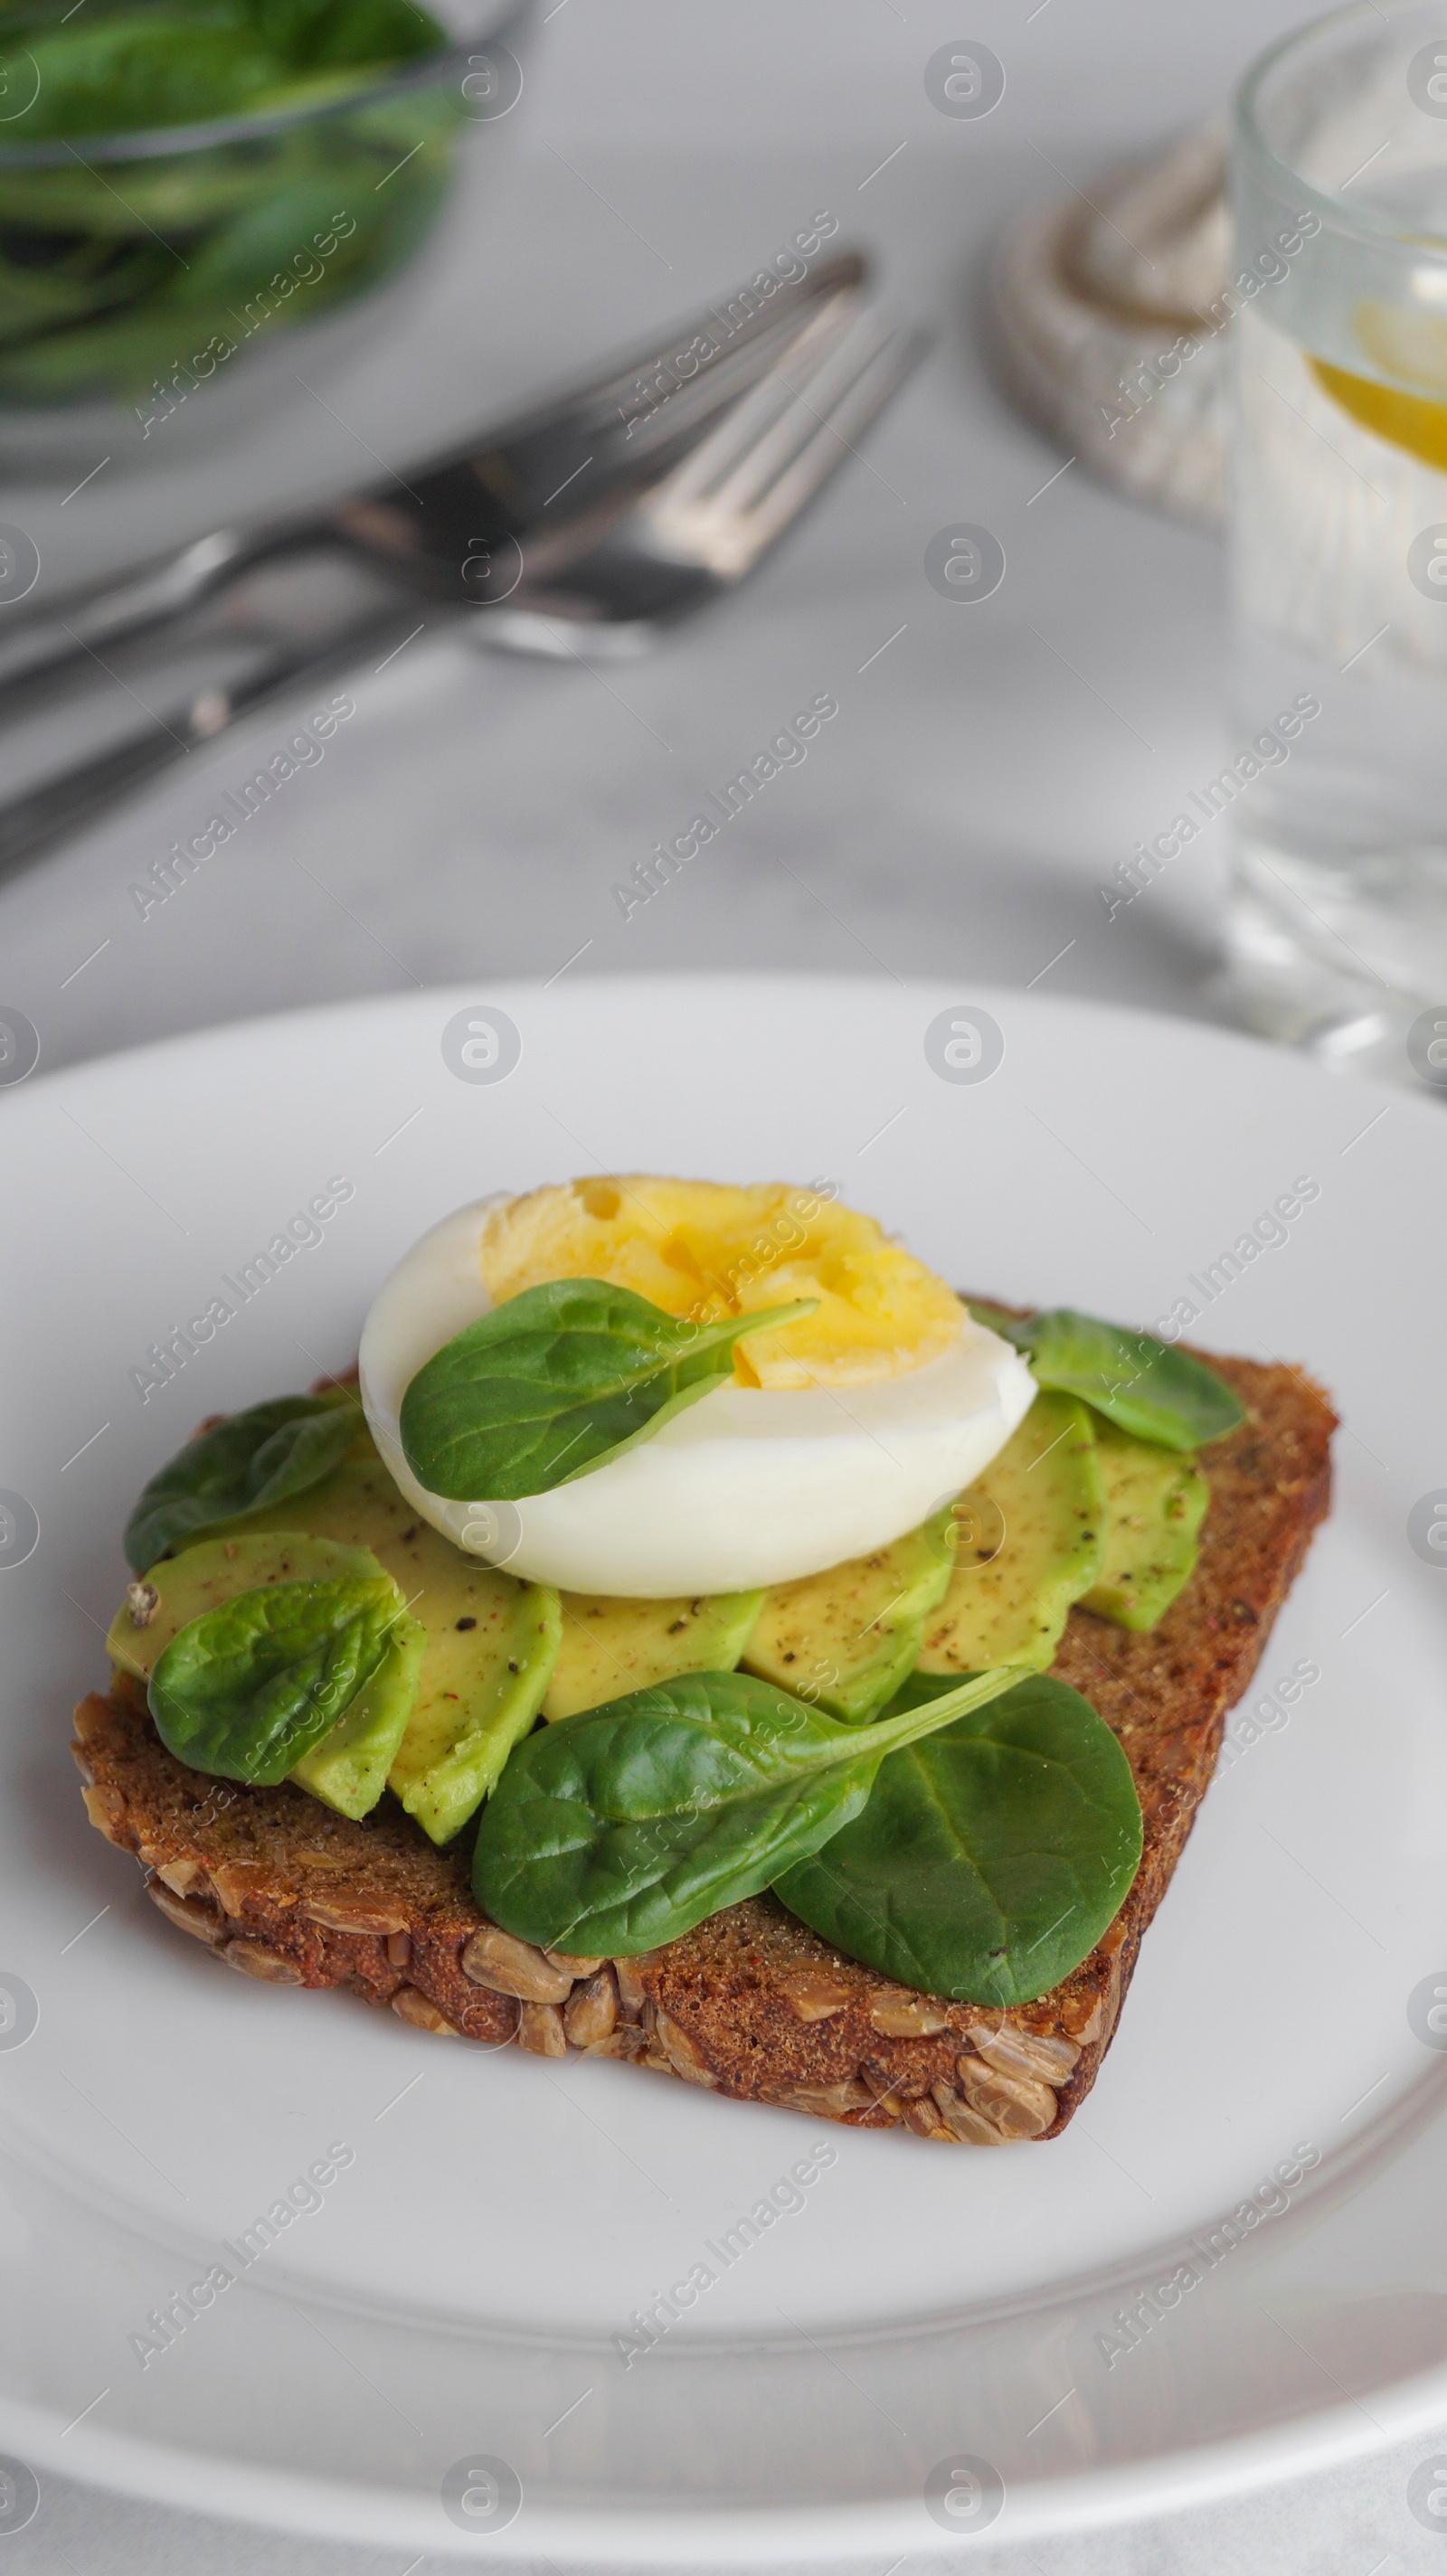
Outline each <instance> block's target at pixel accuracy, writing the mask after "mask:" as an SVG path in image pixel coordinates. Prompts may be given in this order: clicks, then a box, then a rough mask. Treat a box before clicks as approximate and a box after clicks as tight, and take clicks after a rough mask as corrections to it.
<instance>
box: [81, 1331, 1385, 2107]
mask: <svg viewBox="0 0 1447 2576" xmlns="http://www.w3.org/2000/svg"><path fill="white" fill-rule="evenodd" d="M1203 1356H1204V1355H1203ZM1210 1364H1211V1366H1212V1367H1213V1368H1214V1369H1216V1370H1217V1371H1218V1372H1219V1373H1220V1375H1221V1376H1222V1377H1224V1378H1225V1379H1227V1381H1228V1382H1229V1384H1230V1385H1231V1386H1232V1387H1233V1388H1234V1389H1235V1391H1236V1393H1237V1394H1238V1396H1239V1397H1240V1398H1241V1401H1242V1403H1243V1404H1244V1405H1245V1406H1246V1409H1247V1419H1246V1420H1245V1422H1244V1423H1243V1424H1241V1426H1240V1427H1239V1429H1238V1430H1236V1431H1235V1432H1233V1433H1232V1434H1231V1435H1230V1437H1229V1438H1228V1439H1226V1440H1223V1441H1220V1442H1218V1443H1217V1444H1216V1445H1215V1446H1214V1447H1213V1448H1212V1450H1211V1452H1210V1458H1209V1473H1210V1482H1211V1505H1210V1510H1209V1512H1208V1514H1207V1518H1206V1524H1205V1528H1204V1531H1203V1534H1202V1543H1201V1555H1200V1562H1199V1564H1198V1566H1197V1569H1196V1571H1195V1573H1194V1575H1193V1576H1192V1578H1191V1581H1190V1582H1189V1583H1188V1584H1187V1586H1186V1587H1185V1589H1184V1591H1183V1592H1182V1593H1181V1594H1180V1595H1179V1597H1178V1598H1177V1600H1176V1601H1175V1602H1174V1603H1173V1604H1172V1606H1171V1608H1170V1609H1169V1610H1168V1611H1167V1613H1166V1615H1165V1617H1164V1618H1163V1619H1162V1620H1161V1621H1160V1623H1159V1625H1158V1626H1157V1627H1156V1628H1154V1629H1153V1630H1151V1631H1149V1632H1148V1633H1145V1634H1141V1635H1134V1634H1131V1633H1129V1632H1128V1631H1126V1630H1125V1629H1122V1628H1116V1627H1113V1626H1111V1625H1109V1624H1108V1623H1107V1622H1106V1621H1104V1620H1102V1619H1098V1618H1095V1617H1093V1616H1092V1615H1091V1614H1090V1613H1089V1612H1088V1611H1084V1610H1080V1609H1076V1610H1073V1611H1072V1612H1071V1615H1070V1621H1069V1625H1068V1627H1067V1629H1066V1633H1065V1636H1064V1638H1063V1640H1062V1643H1061V1648H1060V1652H1059V1654H1058V1656H1057V1658H1056V1661H1055V1664H1054V1667H1053V1669H1054V1671H1055V1672H1056V1673H1057V1674H1058V1675H1059V1677H1060V1679H1061V1680H1063V1681H1067V1682H1070V1683H1071V1684H1073V1685H1074V1687H1075V1688H1076V1689H1077V1690H1079V1691H1081V1692H1083V1693H1084V1695H1085V1697H1086V1698H1087V1699H1088V1700H1089V1701H1090V1702H1091V1704H1092V1706H1093V1707H1095V1708H1096V1709H1098V1711H1099V1712H1100V1715H1101V1716H1102V1717H1103V1718H1104V1719H1105V1721H1106V1723H1107V1724H1108V1725H1109V1726H1110V1727H1111V1728H1112V1729H1113V1730H1114V1732H1115V1734H1116V1735H1117V1736H1118V1738H1119V1740H1120V1742H1121V1744H1122V1746H1123V1747H1124V1750H1125V1752H1126V1754H1127V1756H1128V1758H1129V1761H1130V1764H1131V1768H1132V1771H1133V1772H1134V1775H1135V1781H1136V1787H1137V1789H1138V1791H1139V1794H1140V1800H1141V1806H1142V1810H1143V1813H1144V1818H1145V1851H1144V1857H1143V1860H1142V1863H1141V1868H1140V1873H1139V1876H1138V1877H1137V1879H1136V1882H1135V1885H1134V1887H1133V1888H1132V1890H1131V1893H1130V1896H1129V1897H1128V1899H1127V1901H1126V1903H1125V1905H1124V1907H1123V1908H1122V1911H1121V1913H1120V1914H1119V1915H1118V1916H1117V1918H1116V1920H1115V1922H1114V1923H1113V1924H1112V1925H1111V1928H1110V1930H1109V1931H1108V1932H1107V1934H1106V1935H1105V1938H1104V1939H1103V1940H1102V1941H1101V1942H1100V1943H1099V1944H1098V1946H1097V1948H1096V1949H1095V1950H1093V1951H1092V1952H1091V1954H1090V1956H1089V1957H1088V1958H1087V1959H1085V1960H1083V1961H1082V1963H1081V1965H1080V1966H1079V1967H1078V1968H1077V1969H1075V1971H1074V1972H1073V1974H1072V1975H1071V1976H1069V1977H1067V1978H1066V1979H1065V1981H1064V1983H1063V1984H1061V1985H1059V1986H1057V1987H1056V1988H1055V1989H1054V1990H1053V1991H1052V1992H1051V1993H1050V1994H1048V1995H1045V1996H1042V1997H1041V1999H1040V2000H1039V2001H1038V2002H1036V2003H1033V2004H1029V2005H1026V2006H1024V2007H1021V2008H1018V2009H1015V2010H1012V2011H1010V2012H1009V2013H1001V2012H998V2011H995V2010H993V2009H986V2008H984V2007H982V2006H979V2005H975V2004H956V2003H948V2002H944V2001H941V2000H937V1999H936V1998H934V1997H931V1996H927V1995H920V1994H917V1993H915V1992H913V1991H912V1990H911V1989H909V1988H905V1987H900V1986H895V1985H892V1984H890V1982H889V1981H888V1980H887V1979H885V1978H883V1977H880V1976H878V1975H876V1974H875V1973H874V1971H873V1970H871V1969H868V1968H863V1967H860V1966H859V1965H858V1964H857V1963H856V1962H855V1961H853V1960H851V1959H846V1958H844V1957H843V1956H842V1955H841V1954H840V1953H839V1952H838V1951H836V1950H833V1949H831V1948H830V1947H829V1945H828V1944H827V1943H826V1942H823V1941H821V1940H819V1939H817V1938H816V1936H815V1935H814V1934H813V1933H812V1932H810V1931H808V1930H807V1929H806V1928H805V1926H804V1925H803V1924H802V1923H799V1922H797V1921H796V1920H795V1919H794V1917H793V1916H792V1915H790V1914H788V1913H786V1911H785V1909H784V1907H783V1906H782V1905H780V1904H779V1902H778V1900H777V1899H776V1898H775V1897H773V1896H769V1895H764V1896H758V1897H754V1898H751V1899H750V1900H749V1901H748V1902H747V1903H745V1904H742V1905H735V1906H731V1907H729V1908H728V1910H727V1911H726V1912H725V1913H722V1914H718V1915H715V1916H714V1917H713V1918H712V1920H711V1921H709V1922H706V1923H702V1924H700V1925H699V1926H698V1928H697V1930H696V1931H694V1932H691V1933H689V1934H688V1935H687V1936H686V1937H685V1938H684V1939H683V1940H680V1941H673V1942H670V1943H668V1944H667V1945H666V1946H665V1947H664V1948H662V1949H660V1950H656V1951H654V1952H652V1953H650V1954H649V1955H648V1956H647V1957H645V1958H639V1959H628V1960H618V1961H615V1962H608V1961H602V1960H578V1959H558V1958H555V1957H553V1956H551V1955H549V1954H545V1953H543V1952H541V1951H536V1950H532V1949H530V1948H529V1947H528V1945H527V1944H526V1943H524V1942H520V1941H516V1940H514V1939H512V1937H511V1936H510V1935H508V1934H507V1933H504V1932H501V1931H500V1930H498V1929H497V1927H495V1926H493V1925H490V1924H489V1923H488V1921H487V1918H486V1917H485V1916H484V1915H483V1914H482V1913H481V1911H480V1910H479V1908H478V1906H477V1904H476V1902H475V1901H474V1899H473V1896H472V1894H471V1891H470V1889H469V1886H468V1853H469V1843H470V1838H469V1837H467V1836H464V1837H462V1838H461V1841H460V1843H459V1845H458V1846H455V1847H453V1848H452V1849H451V1850H447V1851H439V1850H438V1849H437V1848H436V1847H435V1846H434V1845H433V1844H431V1843H430V1842H428V1840H427V1838H426V1836H425V1835H424V1834H423V1833H422V1832H421V1830H420V1828H419V1827H417V1826H416V1825H414V1824H413V1822H412V1820H411V1819H410V1818H409V1817H408V1816H406V1815H405V1814H404V1813H403V1811H402V1809H401V1808H400V1807H399V1806H398V1805H397V1804H396V1803H395V1801H393V1800H392V1799H391V1798H390V1797H389V1798H385V1799H384V1800H383V1802H382V1805H381V1806H380V1807H379V1808H378V1809H376V1810H375V1811H374V1813H373V1814H372V1815H370V1816H368V1817H367V1818H366V1819H365V1820H364V1821H363V1822H362V1823H360V1824H353V1823H350V1822H348V1821H347V1820H346V1819H345V1818H344V1817H341V1816H337V1815H334V1814H333V1813H332V1812H331V1811H330V1810H329V1809H327V1808H325V1807H322V1806H320V1805H319V1804H318V1802H317V1801H316V1800H315V1799H314V1798H311V1797H309V1796H308V1795H307V1794H306V1793H305V1791H303V1790H301V1789H294V1788H291V1787H288V1786H283V1787H281V1788H276V1789H248V1788H244V1787H240V1786H237V1785H235V1784H233V1783H231V1782H228V1781H221V1780H214V1779H210V1778H207V1777H206V1776H204V1775H203V1774H201V1773H199V1772H196V1771H191V1770H188V1769H187V1768H186V1766H185V1765H184V1764H183V1763H180V1762H177V1761H176V1760H175V1759H174V1758H173V1757H172V1755H170V1754H169V1753H168V1752H167V1751H166V1749H165V1747H164V1746H163V1745H162V1743H161V1741H160V1739H159V1737H158V1736H157V1734H156V1731H155V1728H154V1726H153V1725H152V1723H151V1719H150V1716H149V1714H148V1712H147V1709H146V1706H145V1701H144V1697H143V1695H142V1693H141V1691H140V1688H139V1686H137V1685H133V1684H132V1683H130V1682H128V1681H127V1680H126V1679H125V1678H124V1677H119V1678H118V1679H117V1680H116V1681H115V1682H114V1684H113V1686H112V1688H111V1690H110V1692H109V1694H108V1695H104V1696H103V1695H101V1694H99V1693H97V1694H96V1695H94V1696H93V1697H91V1698H89V1699H86V1700H84V1701H82V1703H81V1705H80V1707H79V1709H78V1710H77V1712H76V1742H75V1745H74V1747H73V1750H74V1753H75V1756H76V1759H77V1761H78V1763H79V1765H80V1768H81V1771H82V1774H83V1776H84V1779H85V1782H86V1788H85V1801H86V1806H87V1809H88V1811H89V1814H90V1818H91V1822H92V1823H93V1824H94V1825H96V1826H97V1827H98V1828H99V1830H100V1831H101V1832H102V1833H103V1834H104V1835H105V1836H106V1837H107V1839H108V1840H109V1841H111V1842H113V1843H115V1844H117V1845H119V1846H120V1847H121V1849H123V1850H125V1851H128V1852H132V1853H134V1854H135V1855H136V1856H137V1857H138V1859H139V1860H140V1861H141V1863H142V1864H143V1866H144V1868H145V1869H146V1871H147V1873H148V1888H149V1893H150V1895H151V1896H152V1898H153V1899H154V1901H155V1903H156V1904H157V1905H158V1906H159V1907H160V1909H161V1911H162V1912H163V1913H164V1914H165V1915H166V1917H167V1918H168V1920H169V1921H170V1922H172V1923H173V1924H175V1925H176V1926H177V1927H178V1928H179V1929H181V1930H183V1931H185V1932H188V1933H191V1934H192V1935H194V1936H195V1938H196V1939H197V1941H198V1943H199V1944H200V1945H201V1946H202V1947H204V1948H205V1949H206V1950H208V1951H210V1952H211V1954H212V1955H213V1956H214V1957H215V1958H217V1959H219V1960H223V1961H224V1962H225V1963H226V1964H227V1965H228V1966H230V1967H233V1968H238V1969H240V1970H241V1971H242V1972H243V1973H244V1974H245V1975H247V1976H251V1977H257V1978H262V1979H265V1980H268V1981H270V1982H271V1983H274V1984H277V1985H291V1986H342V1987H346V1988H348V1989H350V1991H351V1992H352V1993H354V1994H357V1995H360V1996H361V1997H362V1998H363V1999H364V2000H365V2001H366V2002H368V2003H371V2004H377V2005H390V2006H391V2008H392V2010H393V2011H394V2012H396V2013H399V2014H400V2015H401V2016H402V2018H403V2019H404V2020H406V2021H408V2022H411V2023H413V2024H414V2025H415V2026H416V2027H417V2028H419V2029H423V2030H429V2031H434V2032H437V2033H439V2034H441V2035H445V2036H451V2037H461V2038H463V2039H468V2040H474V2041H480V2042H482V2043H484V2044H486V2045H490V2046H493V2047H496V2046H497V2045H498V2044H499V2043H502V2042H507V2041H512V2040H516V2041H517V2042H518V2043H519V2044H520V2045H521V2046H522V2047H524V2048H526V2049H532V2050H534V2051H536V2052H538V2053H539V2054H542V2055H544V2056H557V2055H562V2054H564V2053H565V2052H566V2051H567V2050H568V2049H569V2048H570V2047H573V2046H578V2047H583V2048H585V2049H588V2050H589V2051H591V2052H592V2053H593V2054H595V2055H606V2056H613V2057H622V2058H626V2059H629V2060H631V2061H632V2062H633V2063H635V2064H638V2065H642V2066H645V2067H650V2068H653V2069H655V2070H657V2071H658V2072H660V2073H666V2074H672V2075H677V2076H681V2077H682V2078H683V2079H684V2081H685V2082H687V2083H691V2084H697V2085H702V2086H705V2087H707V2088H709V2089H711V2090H713V2091H716V2092H718V2093H721V2094H724V2095H727V2096H728V2097H730V2098H731V2099H734V2100H738V2101H763V2102H771V2103H775V2104H780V2105H782V2106H784V2107H786V2108H788V2109H793V2110H799V2111H804V2112H807V2113H808V2114H809V2115H810V2116H811V2117H814V2118H824V2119H835V2120H842V2121H845V2122H847V2123H848V2124H850V2125H851V2126H854V2127H859V2128H888V2127H893V2126H896V2125H899V2124H901V2123H902V2124H903V2125H904V2126H906V2127H907V2128H909V2129H911V2130H913V2131H915V2132H916V2133H917V2134H919V2135H921V2136H924V2137H929V2138H937V2139H942V2140H947V2141H959V2142H962V2143H968V2144H977V2145H982V2146H983V2145H992V2144H998V2143H1000V2142H1002V2141H1005V2140H1009V2139H1017V2138H1045V2137H1054V2136H1056V2135H1057V2134H1058V2133H1059V2131H1060V2130H1061V2129H1063V2128H1064V2126H1065V2124H1066V2122H1067V2121H1068V2120H1069V2119H1070V2117H1071V2115H1072V2113H1073V2112H1074V2111H1075V2110H1076V2109H1077V2108H1078V2107H1079V2105H1080V2103H1081V2102H1082V2101H1083V2100H1084V2098H1085V2095H1086V2094H1087V2093H1088V2092H1089V2090H1090V2087H1091V2085H1092V2084H1093V2083H1094V2082H1095V2079H1096V2076H1097V2074H1098V2073H1099V2071H1100V2066H1101V2062H1102V2060H1103V2058H1104V2056H1105V2053H1106V2050H1107V2049H1108V2047H1109V2045H1110V2042H1111V2038H1112V2036H1113V2034H1114V2031H1115V2027H1116V2023H1117V2019H1118V2016H1119V2013H1120V2007H1121V2003H1122V2001H1123V1999H1124V1996H1125V1992H1126V1988H1127V1986H1128V1985H1129V1983H1130V1978H1131V1973H1132V1970H1133V1969H1134V1966H1135V1962H1136V1957H1137V1954H1138V1952H1139V1949H1140V1943H1141V1938H1142V1935H1143V1934H1144V1932H1145V1930H1146V1927H1147V1925H1148V1924H1149V1923H1150V1920H1151V1917H1152V1915H1153V1914H1154V1913H1155V1910H1156V1907H1157V1906H1158V1905H1159V1904H1160V1901H1161V1898H1162V1897H1163V1895H1164V1894H1165V1891H1166V1888H1167V1886H1168V1885H1169V1883H1170V1878H1171V1873H1172V1871H1173V1870H1174V1868H1175V1866H1176V1863H1177V1861H1178V1860H1179V1858H1180V1856H1181V1852H1182V1849H1183V1847H1184V1845H1185V1841H1186V1837H1187V1835H1188V1833H1189V1832H1190V1829H1191V1825H1192V1822H1193V1820H1194V1817H1195V1813H1196V1809H1197V1808H1198V1806H1199V1805H1200V1802H1201V1799H1202V1798H1203V1796H1204V1795H1205V1791H1206V1787H1207V1784H1208V1782H1209V1780H1210V1778H1211V1774H1212V1771H1213V1769H1214V1767H1215V1763H1216V1758H1217V1754H1218V1752H1219V1749H1220V1743H1221V1735H1222V1729H1223V1726H1224V1723H1225V1719H1226V1716H1227V1714H1228V1712H1229V1711H1230V1709H1231V1708H1232V1707H1233V1706H1234V1705H1235V1702H1236V1701H1237V1700H1238V1699H1239V1698H1240V1696H1241V1694H1242V1693H1243V1691H1244V1690H1245V1689H1246V1687H1247V1685H1248V1683H1249V1682H1250V1679H1251V1676H1252V1673H1253V1672H1254V1670H1255V1667H1256V1663H1257V1660H1258V1657H1259V1656H1260V1653H1261V1650H1262V1647H1263V1645H1264V1644H1265V1641H1266V1638H1267V1636H1268V1634H1269V1632H1270V1628H1271V1624H1272V1621H1273V1619H1274V1618H1275V1616H1276V1613H1277V1611H1278V1609H1279V1608H1280V1606H1281V1603H1282V1602H1283V1601H1284V1599H1285V1597H1286V1594H1287V1592H1288V1591H1289V1590H1290V1587H1291V1584H1292V1582H1293V1581H1294V1579H1295V1577H1296V1574H1297V1572H1298V1570H1299V1568H1300V1566H1301V1563H1302V1560H1303V1558H1304V1556H1305V1554H1306V1550H1307V1547H1308V1545H1309V1543H1310V1540H1311V1536H1312V1532H1313V1531H1314V1530H1315V1528H1316V1526H1317V1524H1318V1522H1319V1521H1320V1520H1321V1519H1322V1518H1323V1517H1324V1515H1325V1513H1326V1511H1327V1508H1328V1504H1329V1501H1330V1493H1331V1460H1330V1442H1331V1434H1332V1430H1333V1428H1334V1425H1335V1416H1334V1414H1333V1412H1332V1409H1331V1406H1330V1404H1329V1403H1328V1402H1327V1399H1326V1397H1325V1396H1324V1395H1323V1393H1322V1392H1321V1390H1320V1388H1319V1387H1317V1386H1315V1385H1314V1384H1313V1383H1312V1381H1311V1380H1310V1378H1308V1377H1307V1376H1305V1374H1304V1373H1303V1372H1302V1371H1301V1370H1299V1369H1295V1368H1289V1367H1286V1366H1275V1367H1264V1366H1261V1365H1259V1364H1257V1363H1256V1362H1254V1361H1250V1360H1223V1359H1220V1358H1218V1357H1217V1356H1216V1355H1215V1354H1212V1355H1211V1361H1210Z"/></svg>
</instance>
